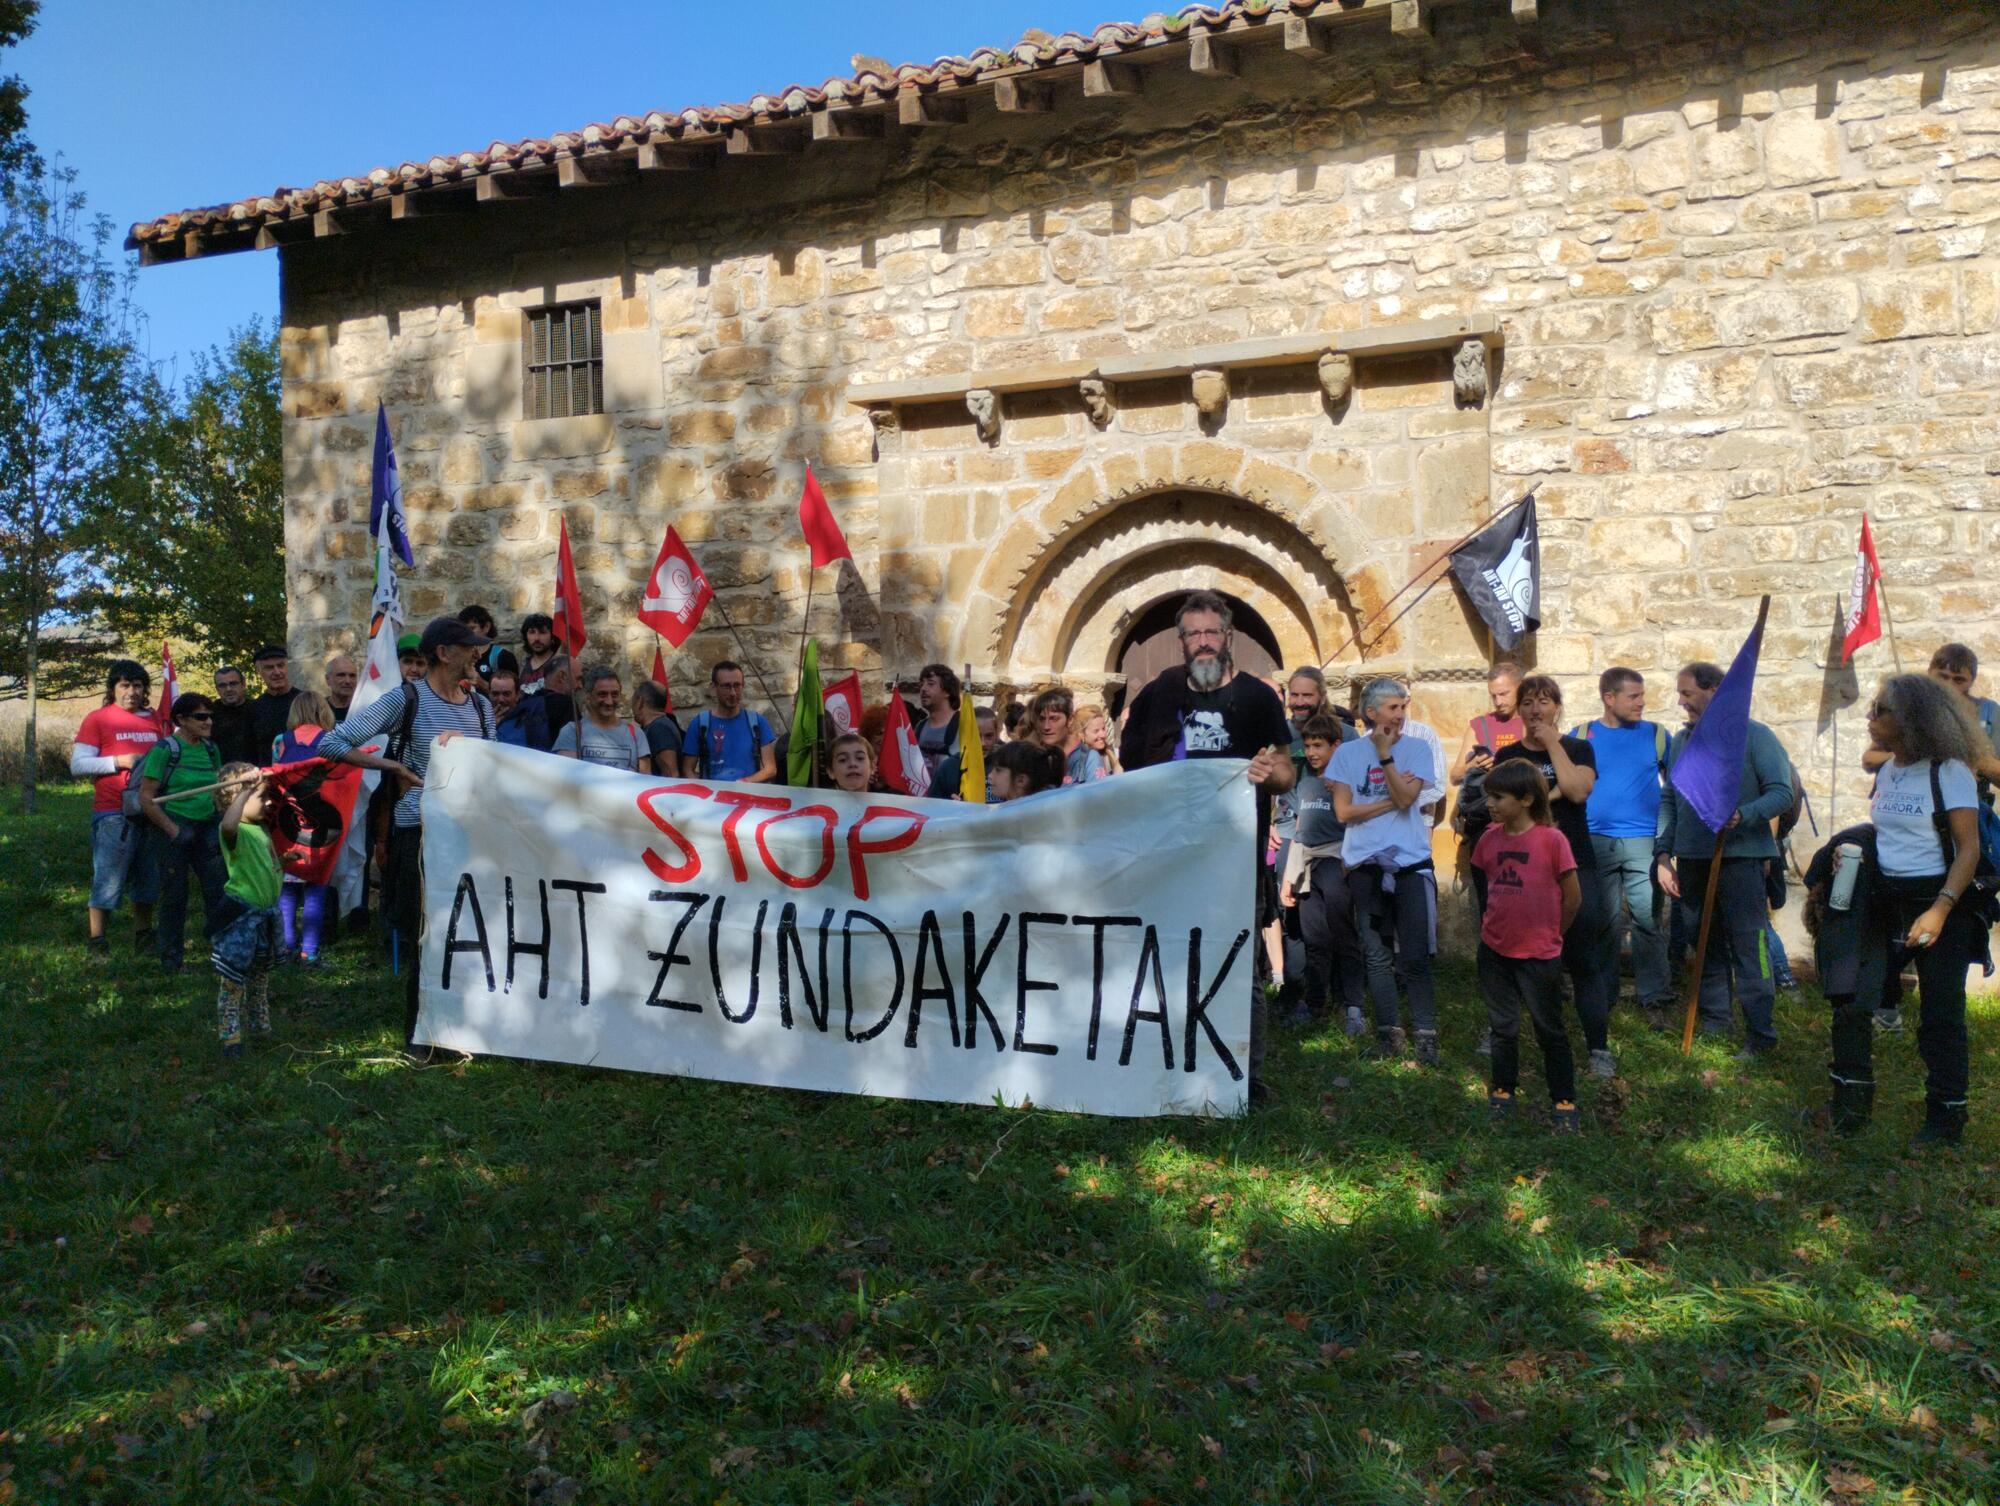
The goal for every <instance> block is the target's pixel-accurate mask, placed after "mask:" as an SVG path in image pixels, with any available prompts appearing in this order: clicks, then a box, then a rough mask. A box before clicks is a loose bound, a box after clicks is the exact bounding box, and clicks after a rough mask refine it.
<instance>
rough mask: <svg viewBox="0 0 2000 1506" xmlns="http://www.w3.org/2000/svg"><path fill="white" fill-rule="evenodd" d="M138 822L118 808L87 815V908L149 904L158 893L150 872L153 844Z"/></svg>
mask: <svg viewBox="0 0 2000 1506" xmlns="http://www.w3.org/2000/svg"><path fill="white" fill-rule="evenodd" d="M151 829H152V828H151V827H147V828H145V831H142V830H141V829H140V826H139V824H138V823H137V822H132V821H127V820H126V819H125V816H124V814H123V813H122V812H120V811H98V812H96V813H95V814H93V815H92V816H91V818H90V908H91V909H93V910H115V909H117V908H118V901H119V900H121V899H129V900H131V901H132V903H133V904H135V905H150V904H151V903H152V902H153V900H154V899H155V897H157V896H158V894H159V892H160V885H159V875H158V874H156V873H155V872H154V871H153V859H152V843H150V842H148V841H147V840H146V836H145V832H146V831H150V830H151Z"/></svg>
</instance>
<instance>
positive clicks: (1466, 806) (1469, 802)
mask: <svg viewBox="0 0 2000 1506" xmlns="http://www.w3.org/2000/svg"><path fill="white" fill-rule="evenodd" d="M1488 772H1489V771H1488V770H1486V769H1482V768H1478V767H1477V766H1475V767H1473V768H1469V769H1467V770H1466V771H1465V779H1464V780H1463V781H1462V782H1461V783H1460V784H1459V787H1458V804H1457V805H1456V806H1454V807H1453V808H1452V813H1451V829H1452V830H1453V831H1455V832H1457V833H1458V834H1459V835H1460V836H1461V837H1463V836H1466V835H1468V834H1470V833H1471V832H1475V831H1477V830H1479V828H1480V827H1482V826H1488V825H1491V824H1492V821H1493V815H1492V812H1491V811H1489V810H1488V809H1487V806H1486V775H1487V773H1488Z"/></svg>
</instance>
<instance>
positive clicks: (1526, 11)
mask: <svg viewBox="0 0 2000 1506" xmlns="http://www.w3.org/2000/svg"><path fill="white" fill-rule="evenodd" d="M1514 19H1515V20H1516V21H1518V22H1520V23H1521V25H1523V26H1532V25H1534V24H1535V22H1537V21H1539V20H1541V19H1542V12H1541V8H1540V6H1539V5H1538V4H1537V3H1536V0H1514Z"/></svg>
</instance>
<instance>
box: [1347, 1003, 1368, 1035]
mask: <svg viewBox="0 0 2000 1506" xmlns="http://www.w3.org/2000/svg"><path fill="white" fill-rule="evenodd" d="M1340 1028H1341V1029H1342V1030H1343V1031H1345V1032H1346V1033H1347V1034H1348V1035H1355V1036H1360V1035H1366V1034H1367V1033H1368V1022H1367V1021H1366V1020H1364V1019H1362V1018H1361V1011H1360V1010H1358V1009H1355V1008H1352V1007H1350V1008H1349V1009H1348V1011H1347V1016H1346V1018H1345V1019H1343V1020H1342V1021H1341V1024H1340Z"/></svg>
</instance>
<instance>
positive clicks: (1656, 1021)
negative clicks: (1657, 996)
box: [1640, 1004, 1674, 1035]
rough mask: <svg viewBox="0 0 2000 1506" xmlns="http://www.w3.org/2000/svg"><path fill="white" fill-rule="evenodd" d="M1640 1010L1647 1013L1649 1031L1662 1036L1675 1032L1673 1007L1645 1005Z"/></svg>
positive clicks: (1668, 1005) (1667, 1005)
mask: <svg viewBox="0 0 2000 1506" xmlns="http://www.w3.org/2000/svg"><path fill="white" fill-rule="evenodd" d="M1640 1008H1641V1009H1643V1010H1644V1011H1645V1015H1646V1028H1647V1029H1648V1030H1653V1031H1657V1032H1658V1033H1659V1034H1661V1035H1666V1034H1668V1033H1669V1032H1671V1031H1672V1030H1673V1028H1674V1012H1673V1006H1672V1005H1670V1004H1643V1005H1641V1006H1640Z"/></svg>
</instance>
